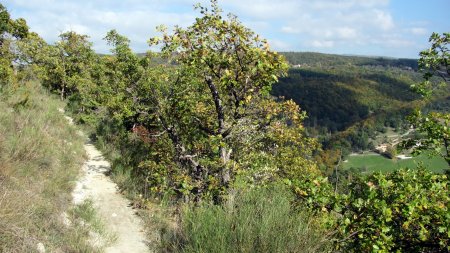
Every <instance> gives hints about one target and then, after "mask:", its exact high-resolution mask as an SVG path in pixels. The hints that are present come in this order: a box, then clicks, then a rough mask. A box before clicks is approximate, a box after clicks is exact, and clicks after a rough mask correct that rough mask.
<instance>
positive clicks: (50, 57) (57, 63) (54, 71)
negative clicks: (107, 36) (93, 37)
mask: <svg viewBox="0 0 450 253" xmlns="http://www.w3.org/2000/svg"><path fill="white" fill-rule="evenodd" d="M59 37H60V40H59V41H58V42H57V43H56V44H55V45H53V46H49V47H46V46H45V45H44V44H43V43H42V41H41V40H39V39H36V40H34V43H35V44H34V46H33V47H30V48H29V49H30V50H31V51H33V50H34V49H37V50H42V49H45V50H42V51H39V52H38V54H35V58H34V59H35V60H37V59H39V61H38V62H39V64H40V65H41V66H43V68H44V69H45V74H43V75H42V78H43V84H44V85H45V86H47V87H48V88H49V89H50V90H53V91H55V92H57V93H59V95H60V97H61V99H65V98H67V97H70V96H72V95H77V94H78V93H79V91H80V89H84V88H85V87H88V86H89V85H90V82H91V78H90V70H91V67H92V65H93V62H94V59H95V53H94V51H93V50H92V49H91V46H92V43H91V42H89V40H88V36H87V35H81V34H77V33H76V32H73V31H69V32H64V33H61V34H60V35H59Z"/></svg>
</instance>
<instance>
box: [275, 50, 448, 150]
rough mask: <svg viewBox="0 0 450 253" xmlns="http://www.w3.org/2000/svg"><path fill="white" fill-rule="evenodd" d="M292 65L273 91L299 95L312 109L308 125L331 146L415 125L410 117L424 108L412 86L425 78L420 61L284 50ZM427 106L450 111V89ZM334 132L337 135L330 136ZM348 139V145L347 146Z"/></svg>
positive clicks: (364, 141)
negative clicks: (418, 62)
mask: <svg viewBox="0 0 450 253" xmlns="http://www.w3.org/2000/svg"><path fill="white" fill-rule="evenodd" d="M282 54H283V55H285V56H286V58H287V60H288V61H289V63H290V65H291V68H290V70H289V73H288V76H287V77H284V78H280V80H279V82H278V83H277V84H275V85H274V86H273V88H272V95H274V96H276V97H284V98H286V99H293V100H294V101H295V102H296V103H297V104H299V105H300V107H301V108H302V110H305V111H306V112H307V115H308V118H307V120H306V121H305V125H306V126H307V127H308V128H309V129H310V132H311V133H312V134H313V135H315V136H319V137H320V138H321V139H322V143H323V144H324V146H325V147H327V146H336V143H339V144H337V145H338V146H340V145H344V146H345V147H346V148H348V149H351V150H353V151H359V150H365V149H367V148H368V147H369V146H370V143H369V141H368V139H369V137H371V136H372V137H373V136H375V135H376V134H377V132H380V131H384V130H383V129H385V128H386V127H391V128H394V129H402V128H403V129H405V128H408V127H409V124H408V122H407V121H406V119H405V116H406V115H408V114H410V112H411V111H412V109H413V108H415V107H417V106H423V104H421V103H422V102H421V101H420V96H419V95H417V94H416V93H414V92H412V91H411V90H410V86H411V85H412V84H414V83H418V82H420V81H422V74H421V73H420V72H418V71H417V60H414V59H394V58H382V57H362V56H342V55H330V54H321V53H295V52H284V53H282ZM437 94H438V95H437V96H436V97H434V98H433V99H432V100H431V102H430V103H429V104H427V105H426V107H425V108H430V109H433V110H444V111H445V110H450V102H449V101H450V100H449V98H448V94H450V91H442V92H441V93H437ZM330 134H331V135H330ZM342 143H344V144H342Z"/></svg>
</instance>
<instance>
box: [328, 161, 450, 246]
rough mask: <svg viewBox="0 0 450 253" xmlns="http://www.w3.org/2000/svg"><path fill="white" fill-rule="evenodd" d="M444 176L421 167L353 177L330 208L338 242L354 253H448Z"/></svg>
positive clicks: (449, 198) (449, 200) (449, 216)
mask: <svg viewBox="0 0 450 253" xmlns="http://www.w3.org/2000/svg"><path fill="white" fill-rule="evenodd" d="M448 186H449V179H448V176H447V175H443V174H435V173H432V172H430V171H428V170H426V169H425V168H420V169H417V170H409V169H401V170H398V171H396V172H393V173H387V174H381V173H376V174H373V175H371V176H369V177H368V178H366V179H363V178H358V179H356V180H355V181H354V182H352V183H351V184H350V185H349V188H350V189H352V190H351V192H350V193H349V194H348V195H342V196H341V201H340V204H341V206H339V205H336V207H337V208H336V209H335V210H336V211H338V212H340V213H341V214H342V215H343V216H342V219H340V220H339V224H338V225H339V230H340V232H341V236H342V237H343V238H345V240H343V241H342V245H341V246H343V247H344V248H346V249H347V250H352V251H354V252H369V251H377V252H448V251H449V250H450V247H449V246H448V245H450V230H449V228H450V212H449V211H450V195H449V189H448Z"/></svg>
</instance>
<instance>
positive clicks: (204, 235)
mask: <svg viewBox="0 0 450 253" xmlns="http://www.w3.org/2000/svg"><path fill="white" fill-rule="evenodd" d="M293 200H294V196H293V194H292V193H290V191H288V190H286V189H284V188H282V187H279V186H277V187H268V188H259V189H252V190H247V191H242V192H238V193H237V194H235V195H234V196H230V198H229V200H228V201H227V202H226V203H224V204H223V205H220V206H219V205H211V204H201V205H200V206H189V207H187V208H186V209H185V210H184V211H183V212H182V215H181V222H180V223H181V224H180V227H179V231H178V233H176V234H171V235H172V236H171V237H170V236H168V235H170V234H168V233H166V234H165V235H163V237H162V238H163V240H162V242H163V245H164V247H165V250H167V251H170V252H173V251H174V252H196V253H197V252H218V253H219V252H322V251H326V250H327V249H329V246H330V244H331V240H329V239H330V238H329V236H327V235H326V230H325V229H323V228H322V227H321V225H320V224H319V223H320V222H319V220H317V219H315V218H313V217H311V216H310V215H309V214H308V212H306V211H304V210H297V209H296V208H294V207H293V205H292V201H293Z"/></svg>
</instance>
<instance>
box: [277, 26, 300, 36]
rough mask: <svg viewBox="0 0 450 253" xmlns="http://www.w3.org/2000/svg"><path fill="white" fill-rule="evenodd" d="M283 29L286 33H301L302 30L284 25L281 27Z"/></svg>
mask: <svg viewBox="0 0 450 253" xmlns="http://www.w3.org/2000/svg"><path fill="white" fill-rule="evenodd" d="M281 31H282V32H284V33H294V34H295V33H299V32H300V30H299V29H297V28H294V27H291V26H283V27H281Z"/></svg>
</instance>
